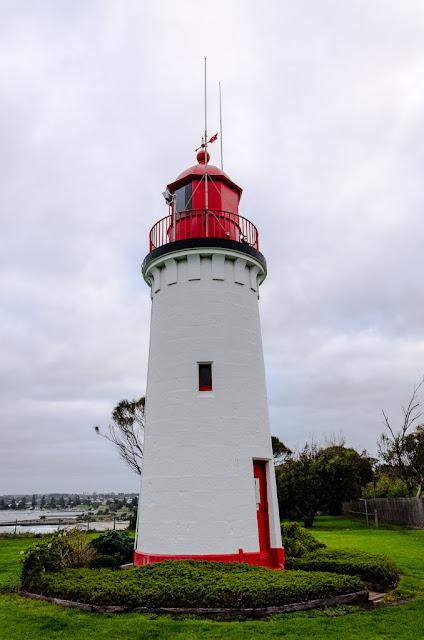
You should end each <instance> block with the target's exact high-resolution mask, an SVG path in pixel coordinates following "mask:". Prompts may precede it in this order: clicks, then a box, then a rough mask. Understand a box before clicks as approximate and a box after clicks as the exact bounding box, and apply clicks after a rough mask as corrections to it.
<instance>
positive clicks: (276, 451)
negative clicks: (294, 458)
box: [271, 436, 292, 466]
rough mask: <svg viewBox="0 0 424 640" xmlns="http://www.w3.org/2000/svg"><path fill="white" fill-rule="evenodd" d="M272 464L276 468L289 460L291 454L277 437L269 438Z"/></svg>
mask: <svg viewBox="0 0 424 640" xmlns="http://www.w3.org/2000/svg"><path fill="white" fill-rule="evenodd" d="M271 444H272V453H273V456H274V464H275V465H276V466H277V465H279V464H282V463H283V462H284V461H285V460H287V459H288V458H290V456H291V454H292V452H291V450H290V449H289V448H288V447H286V445H285V444H284V443H283V442H281V440H280V439H279V438H277V436H271Z"/></svg>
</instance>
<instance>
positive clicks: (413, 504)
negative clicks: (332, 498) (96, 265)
mask: <svg viewBox="0 0 424 640" xmlns="http://www.w3.org/2000/svg"><path fill="white" fill-rule="evenodd" d="M342 513H343V514H344V515H346V516H351V515H358V516H362V517H365V516H366V514H369V515H370V517H372V516H373V514H375V513H376V514H377V518H378V522H392V523H396V524H404V525H406V526H408V527H414V528H415V529H424V498H371V499H369V500H368V499H367V500H354V501H352V502H343V504H342Z"/></svg>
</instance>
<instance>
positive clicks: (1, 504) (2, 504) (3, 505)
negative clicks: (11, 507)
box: [0, 498, 7, 511]
mask: <svg viewBox="0 0 424 640" xmlns="http://www.w3.org/2000/svg"><path fill="white" fill-rule="evenodd" d="M5 509H7V504H6V500H5V499H4V498H0V511H4V510H5Z"/></svg>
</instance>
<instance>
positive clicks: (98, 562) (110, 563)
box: [90, 553, 122, 569]
mask: <svg viewBox="0 0 424 640" xmlns="http://www.w3.org/2000/svg"><path fill="white" fill-rule="evenodd" d="M121 564H122V562H120V560H119V559H118V558H117V557H116V556H111V555H108V554H107V553H98V554H97V555H96V556H95V558H94V559H93V560H92V561H91V562H90V567H92V568H94V569H99V568H100V567H104V568H107V569H118V568H119V567H120V566H121Z"/></svg>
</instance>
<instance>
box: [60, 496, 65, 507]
mask: <svg viewBox="0 0 424 640" xmlns="http://www.w3.org/2000/svg"><path fill="white" fill-rule="evenodd" d="M58 506H59V507H60V508H61V509H64V508H65V507H66V502H65V497H64V496H60V498H59V503H58Z"/></svg>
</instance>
